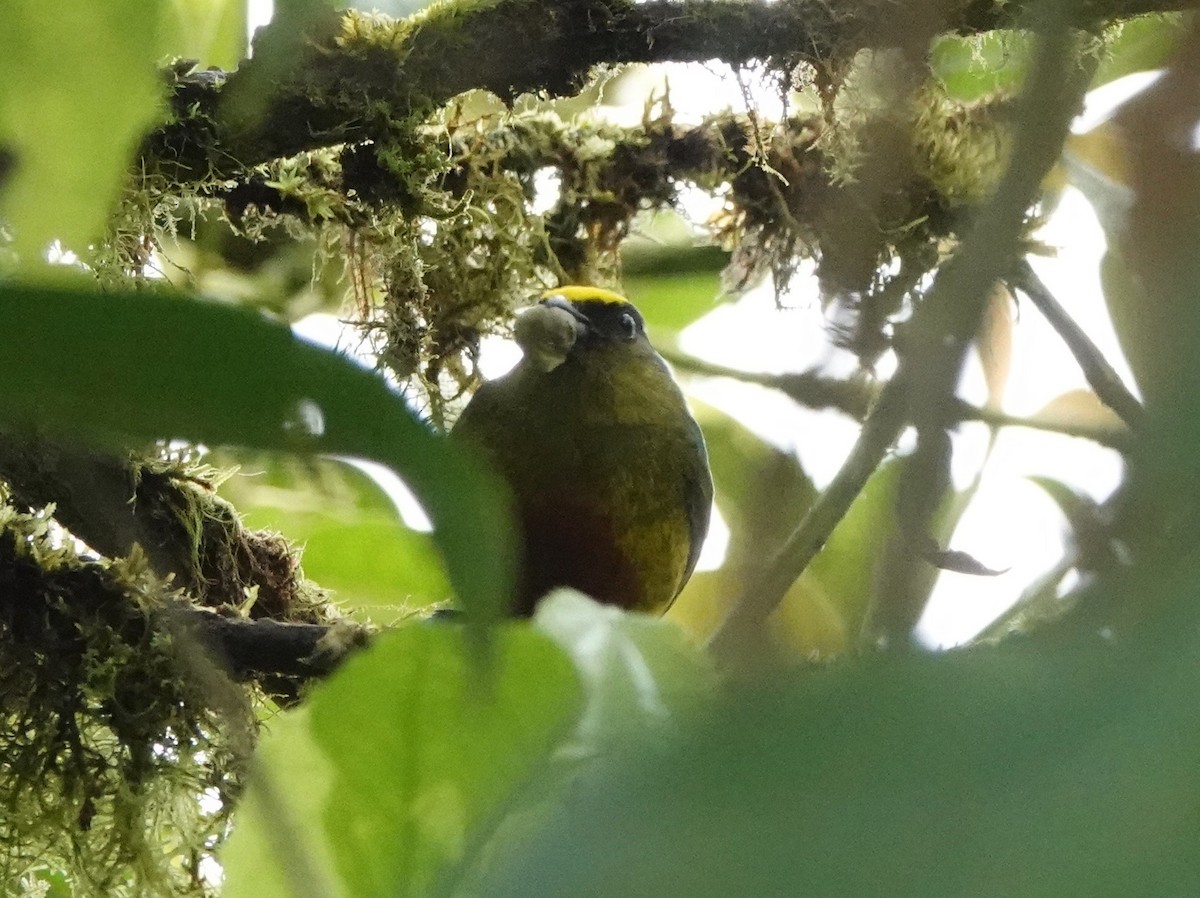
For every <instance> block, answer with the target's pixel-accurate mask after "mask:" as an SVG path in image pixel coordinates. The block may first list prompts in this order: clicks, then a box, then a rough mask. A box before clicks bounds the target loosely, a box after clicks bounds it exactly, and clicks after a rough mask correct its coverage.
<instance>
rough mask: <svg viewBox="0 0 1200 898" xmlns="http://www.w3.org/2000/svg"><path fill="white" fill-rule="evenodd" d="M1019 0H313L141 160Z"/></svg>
mask: <svg viewBox="0 0 1200 898" xmlns="http://www.w3.org/2000/svg"><path fill="white" fill-rule="evenodd" d="M1030 5H1031V4H1030V3H1029V2H1028V0H1015V2H1012V0H1010V2H995V0H967V2H961V0H960V2H953V0H950V2H942V3H929V4H916V5H914V4H898V3H896V2H895V0H856V2H854V3H853V4H830V3H827V2H824V0H781V2H779V3H775V4H758V3H744V2H734V0H688V2H667V0H656V2H649V3H642V4H635V3H633V2H631V0H487V2H458V3H442V4H436V5H434V6H433V7H431V8H430V10H428V11H426V12H425V13H422V14H420V15H418V16H415V17H413V18H411V19H407V20H402V21H399V22H394V21H390V20H382V19H374V18H370V17H364V16H362V15H361V14H358V13H348V14H345V15H342V14H338V13H334V12H328V13H322V14H320V15H318V16H315V17H310V18H308V19H305V20H297V19H296V18H295V17H293V16H284V15H281V16H279V17H278V18H277V19H276V21H275V23H273V24H272V25H271V26H269V27H267V28H266V29H264V30H263V31H261V32H260V33H259V36H258V38H257V39H256V41H255V55H254V58H253V59H252V60H250V61H247V62H246V63H244V64H243V65H242V66H241V67H240V68H239V69H238V70H237V71H236V72H235V73H233V74H231V75H229V77H228V78H225V77H223V76H221V75H219V74H215V73H200V74H198V75H196V76H191V77H181V78H179V79H178V80H177V83H176V85H175V88H174V96H173V100H172V105H173V109H174V112H175V120H174V121H173V122H172V123H171V124H168V125H166V126H164V127H163V128H161V129H159V130H158V131H156V132H155V133H154V134H152V135H151V136H150V138H149V139H148V140H147V142H146V145H145V147H144V151H143V169H144V170H145V171H148V172H151V173H153V172H156V171H158V172H163V173H164V174H166V175H167V176H168V177H169V178H171V179H173V180H178V181H180V182H186V181H196V180H208V179H210V178H224V177H228V176H230V175H232V174H236V173H237V172H239V171H240V170H242V169H243V168H245V167H249V166H253V165H257V164H260V163H263V162H266V161H268V160H270V159H274V158H279V157H282V156H291V155H294V154H297V153H300V152H303V151H306V150H313V149H317V148H320V147H327V146H332V145H335V144H340V143H353V142H358V141H362V140H367V139H372V138H378V137H380V136H383V135H385V134H386V133H387V131H388V129H389V128H390V127H391V125H392V123H394V122H398V121H403V120H406V119H408V118H409V117H411V116H414V115H416V116H419V117H420V116H424V115H426V114H428V113H429V112H430V111H431V110H433V109H434V108H436V107H438V106H440V105H442V104H444V103H446V102H447V101H448V100H450V99H452V98H453V97H455V96H457V95H459V94H461V93H463V92H465V91H468V90H472V89H480V90H487V91H491V92H492V93H494V94H496V95H497V96H500V97H502V98H505V99H512V98H514V97H516V96H518V95H519V94H522V93H545V94H550V95H554V96H564V95H569V94H571V93H573V92H574V91H576V90H577V89H578V88H579V87H580V85H582V84H583V83H584V82H585V81H586V79H587V78H588V76H589V75H590V74H591V73H592V72H593V71H594V70H595V68H596V67H597V66H602V65H606V64H621V63H639V62H640V63H649V62H695V61H705V60H710V59H721V60H724V61H725V62H728V63H730V64H733V65H743V64H746V63H750V62H754V61H761V62H766V63H767V64H769V65H770V66H771V68H772V69H774V70H776V71H779V72H783V73H787V72H790V71H791V70H792V69H793V68H794V67H795V66H796V65H797V64H799V63H801V62H808V63H812V64H814V65H816V66H817V67H818V69H819V70H837V69H838V68H839V67H841V66H844V65H846V64H847V63H848V62H849V60H850V59H852V58H853V56H854V54H855V52H857V51H858V50H860V49H863V48H867V47H872V48H890V47H905V48H908V49H910V50H917V51H918V52H921V53H923V47H925V46H928V41H929V38H930V37H932V36H933V35H934V34H937V33H940V32H958V33H964V34H967V33H979V32H984V31H988V30H991V29H995V28H1000V27H1006V26H1011V25H1013V24H1015V23H1018V22H1019V21H1021V18H1022V16H1023V15H1024V14H1025V13H1026V12H1027V9H1028V7H1029V6H1030ZM1191 5H1192V4H1191V3H1190V2H1189V0H1086V2H1082V3H1078V4H1074V5H1073V12H1072V19H1073V24H1075V25H1078V26H1093V25H1096V24H1099V23H1102V22H1105V21H1110V20H1114V19H1119V18H1125V17H1130V16H1134V15H1138V14H1143V13H1153V12H1167V11H1175V10H1182V9H1186V8H1190V7H1191Z"/></svg>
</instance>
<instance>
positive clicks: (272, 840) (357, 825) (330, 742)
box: [222, 623, 580, 898]
mask: <svg viewBox="0 0 1200 898" xmlns="http://www.w3.org/2000/svg"><path fill="white" fill-rule="evenodd" d="M494 661H495V664H494V668H493V674H494V676H493V677H491V678H490V679H489V681H488V682H487V684H486V687H481V685H480V683H479V680H478V677H477V676H476V673H475V671H474V669H473V668H472V667H471V666H470V665H469V664H468V663H467V656H466V653H465V652H464V650H463V633H462V628H461V627H458V626H456V625H452V624H446V625H438V624H429V623H424V624H417V625H414V626H410V627H408V628H406V629H404V630H401V631H398V632H395V633H392V634H389V635H388V636H386V637H385V638H383V639H381V640H379V642H378V643H377V645H376V646H375V647H374V648H373V649H372V650H371V651H370V652H367V653H364V654H362V655H359V656H356V657H355V658H354V659H352V660H351V661H350V662H349V663H348V664H347V665H346V666H345V668H344V669H343V670H342V671H340V672H339V673H338V674H337V675H336V676H335V677H334V678H333V679H331V680H330V681H328V682H327V683H326V684H324V685H323V686H322V687H321V688H320V689H319V690H318V691H317V692H316V693H314V695H313V696H312V698H311V700H310V702H309V703H308V705H307V706H306V708H305V710H304V711H303V712H301V713H295V714H284V715H282V716H281V717H280V718H278V719H277V720H275V721H274V722H273V723H271V724H270V732H269V734H268V736H267V738H266V739H264V740H263V747H262V753H261V756H260V759H259V768H258V770H257V773H256V778H255V779H254V780H253V781H252V784H251V788H250V790H249V792H248V793H247V795H246V798H245V802H244V804H243V805H242V808H241V810H240V812H239V816H238V826H237V829H236V831H235V832H234V834H233V836H232V837H231V839H230V841H229V843H228V845H227V848H226V850H225V851H224V852H223V854H222V861H223V863H224V864H225V869H226V876H227V884H226V887H225V889H224V891H223V893H222V894H223V895H225V896H226V898H241V896H253V898H276V896H280V898H282V896H303V895H313V896H317V895H319V896H321V898H337V896H346V898H351V896H354V898H357V896H361V898H376V896H380V895H389V896H397V898H398V896H408V895H424V894H427V893H428V889H429V887H430V885H431V883H432V882H433V881H434V880H435V879H436V878H437V877H438V876H439V875H440V874H443V873H445V871H446V870H447V868H449V867H451V866H453V865H458V864H464V863H467V862H469V861H471V860H473V859H475V855H476V853H478V852H479V851H480V850H482V847H483V845H484V843H485V842H486V840H487V838H488V836H489V835H490V833H491V830H492V828H493V827H494V825H495V824H496V822H497V821H498V819H499V818H500V816H501V815H502V814H503V811H504V809H505V806H506V805H507V804H508V803H510V802H512V801H513V800H514V798H515V796H517V795H518V794H519V793H520V790H521V788H522V786H523V784H525V783H526V782H527V781H529V780H531V779H532V778H534V776H535V775H536V774H537V773H538V772H539V771H540V770H541V768H542V766H543V765H544V763H545V762H546V759H547V755H548V754H549V752H550V751H551V749H552V748H553V747H554V746H555V745H556V744H557V743H558V741H559V740H560V739H561V738H562V736H563V735H564V734H565V733H566V732H567V730H568V728H569V727H570V726H571V724H573V723H574V722H575V720H576V717H577V714H578V710H579V700H580V694H579V686H578V683H577V681H576V678H575V675H574V673H573V671H572V669H571V665H570V662H569V661H568V660H567V658H566V657H565V656H564V654H563V653H562V652H561V651H560V650H559V649H558V648H557V647H556V646H555V645H554V644H553V643H552V642H551V641H550V640H549V639H547V638H546V637H545V636H543V635H541V634H539V633H536V632H534V631H532V630H531V629H530V628H528V627H526V626H522V625H511V626H507V627H505V628H503V629H502V630H500V631H499V632H498V633H497V637H496V646H495V653H494Z"/></svg>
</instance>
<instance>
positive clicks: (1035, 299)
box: [1012, 259, 1146, 428]
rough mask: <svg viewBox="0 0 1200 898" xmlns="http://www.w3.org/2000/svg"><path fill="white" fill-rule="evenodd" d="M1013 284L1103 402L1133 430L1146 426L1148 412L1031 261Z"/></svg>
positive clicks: (1018, 268)
mask: <svg viewBox="0 0 1200 898" xmlns="http://www.w3.org/2000/svg"><path fill="white" fill-rule="evenodd" d="M1012 285H1013V286H1014V287H1016V288H1017V289H1018V290H1020V291H1021V292H1022V293H1024V294H1025V295H1026V296H1028V297H1029V299H1030V301H1031V302H1032V303H1033V304H1034V305H1035V306H1037V308H1038V310H1039V311H1040V312H1041V313H1042V314H1043V315H1045V316H1046V320H1047V321H1049V322H1050V326H1051V327H1053V328H1054V330H1055V331H1056V332H1057V333H1058V335H1059V336H1060V337H1062V341H1063V342H1064V343H1066V344H1067V349H1069V350H1070V351H1071V355H1073V356H1075V361H1077V362H1078V363H1079V367H1080V368H1082V369H1083V376H1084V377H1085V378H1087V382H1088V384H1089V385H1090V386H1091V388H1092V389H1093V390H1094V391H1095V393H1096V395H1097V396H1099V397H1100V401H1101V402H1103V403H1104V404H1105V405H1107V406H1108V407H1109V408H1111V409H1112V410H1113V411H1114V412H1116V413H1117V414H1118V415H1120V416H1121V420H1122V421H1124V422H1125V423H1126V424H1128V425H1129V426H1130V427H1132V428H1137V427H1139V426H1140V425H1141V424H1143V423H1144V422H1145V419H1146V410H1145V409H1144V408H1143V407H1142V404H1141V403H1140V402H1138V400H1137V397H1135V396H1134V395H1133V394H1132V393H1131V392H1129V388H1128V387H1126V386H1125V384H1124V382H1122V380H1121V375H1119V374H1117V371H1116V369H1115V368H1113V366H1112V365H1110V364H1109V362H1108V359H1106V358H1105V357H1104V354H1103V353H1102V352H1100V350H1099V349H1097V348H1096V344H1095V343H1093V342H1092V340H1091V338H1090V337H1089V336H1088V335H1087V334H1085V333H1084V332H1083V329H1082V328H1081V327H1080V326H1079V325H1078V324H1076V323H1075V320H1074V319H1073V318H1072V317H1071V316H1070V315H1068V314H1067V310H1066V309H1064V308H1063V307H1062V305H1061V304H1060V303H1059V301H1058V300H1057V299H1055V298H1054V294H1053V293H1051V292H1050V288H1049V287H1047V286H1046V285H1045V283H1044V282H1043V281H1042V279H1041V278H1040V277H1038V276H1037V272H1035V271H1034V270H1033V268H1032V267H1031V266H1030V265H1029V262H1028V261H1026V260H1024V259H1022V260H1021V261H1020V262H1019V263H1018V264H1017V266H1016V271H1015V273H1014V274H1013V278H1012Z"/></svg>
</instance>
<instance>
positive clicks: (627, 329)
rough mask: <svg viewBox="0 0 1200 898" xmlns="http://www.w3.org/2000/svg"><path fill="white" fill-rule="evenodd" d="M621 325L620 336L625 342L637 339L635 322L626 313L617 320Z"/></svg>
mask: <svg viewBox="0 0 1200 898" xmlns="http://www.w3.org/2000/svg"><path fill="white" fill-rule="evenodd" d="M618 321H619V322H620V324H621V336H622V337H624V338H625V339H626V340H630V341H632V340H634V339H635V338H636V337H637V322H636V321H634V319H633V316H632V315H630V314H629V313H628V312H624V313H622V315H621V317H620V318H619V319H618Z"/></svg>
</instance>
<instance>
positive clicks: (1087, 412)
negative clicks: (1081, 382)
mask: <svg viewBox="0 0 1200 898" xmlns="http://www.w3.org/2000/svg"><path fill="white" fill-rule="evenodd" d="M1029 420H1030V421H1035V422H1037V423H1039V424H1046V425H1050V426H1054V427H1079V428H1092V429H1095V430H1101V431H1111V432H1113V433H1123V432H1124V431H1125V430H1126V429H1127V428H1126V425H1125V422H1124V421H1122V420H1121V417H1120V416H1119V415H1118V414H1117V413H1116V412H1114V411H1113V410H1112V409H1111V408H1109V407H1108V406H1107V405H1105V404H1104V403H1103V402H1101V401H1100V397H1099V396H1097V395H1096V394H1095V393H1093V392H1092V391H1091V390H1084V389H1077V390H1068V391H1067V392H1065V393H1062V394H1060V395H1058V396H1055V397H1054V398H1053V399H1051V400H1050V401H1049V402H1047V403H1046V404H1045V405H1044V406H1042V407H1041V408H1040V409H1038V410H1037V411H1036V412H1034V413H1033V414H1032V415H1030V416H1029Z"/></svg>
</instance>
